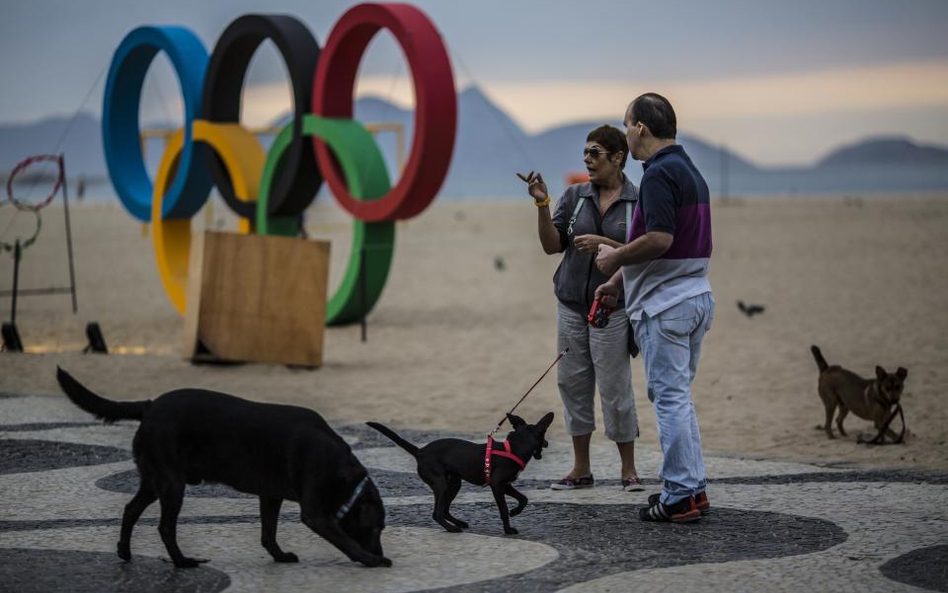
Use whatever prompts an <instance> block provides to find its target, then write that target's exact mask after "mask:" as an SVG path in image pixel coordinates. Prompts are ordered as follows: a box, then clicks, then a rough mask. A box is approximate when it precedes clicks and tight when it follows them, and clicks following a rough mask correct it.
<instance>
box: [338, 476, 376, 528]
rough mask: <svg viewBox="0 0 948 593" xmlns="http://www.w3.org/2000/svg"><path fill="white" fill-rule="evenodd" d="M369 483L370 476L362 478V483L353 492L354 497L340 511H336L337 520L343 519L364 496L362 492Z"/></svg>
mask: <svg viewBox="0 0 948 593" xmlns="http://www.w3.org/2000/svg"><path fill="white" fill-rule="evenodd" d="M368 482H369V476H365V477H364V478H362V481H361V482H359V484H358V485H357V486H356V487H355V490H353V491H352V496H350V497H349V500H347V501H346V502H345V504H343V505H342V506H341V507H339V510H338V511H336V519H342V518H343V517H345V516H346V514H347V513H348V512H349V510H350V509H351V508H352V505H354V504H355V501H356V500H358V498H359V495H360V494H362V491H363V490H364V489H365V485H366V484H367V483H368Z"/></svg>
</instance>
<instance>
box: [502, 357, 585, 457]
mask: <svg viewBox="0 0 948 593" xmlns="http://www.w3.org/2000/svg"><path fill="white" fill-rule="evenodd" d="M567 352H569V347H567V348H566V349H565V350H563V351H562V352H560V355H559V356H557V357H556V360H554V361H553V364H551V365H550V366H549V368H547V369H546V370H545V371H543V374H542V375H540V378H539V379H537V381H536V383H534V384H533V385H532V386H531V387H530V389H527V392H526V393H524V394H523V397H521V398H520V401H518V402H517V403H516V405H514V407H512V408H510V411H509V412H507V414H513V413H514V410H516V409H517V406H519V405H520V404H521V403H523V400H525V399H527V396H528V395H530V392H531V391H533V388H534V387H536V386H537V385H539V384H540V381H542V380H543V377H546V374H547V373H549V372H550V370H551V369H552V368H553V367H555V366H556V363H558V362H559V361H560V359H561V358H563V356H565V355H566V353H567ZM507 414H504V417H503V418H501V419H500V422H498V423H497V426H495V427H494V430H492V431H490V432H489V433H487V436H488V438H490V437H493V436H494V435H495V434H496V433H497V431H498V430H500V427H501V426H502V425H503V423H504V421H505V420H507Z"/></svg>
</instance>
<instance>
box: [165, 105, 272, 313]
mask: <svg viewBox="0 0 948 593" xmlns="http://www.w3.org/2000/svg"><path fill="white" fill-rule="evenodd" d="M191 139H192V141H193V142H203V143H205V144H207V145H208V146H210V147H211V148H212V149H213V150H214V152H216V153H217V155H218V156H219V157H220V159H221V161H222V162H223V163H224V167H225V168H226V169H227V173H228V175H229V176H230V180H231V183H232V184H233V186H234V194H235V195H236V196H237V198H238V199H240V200H241V201H245V202H255V201H256V200H257V192H258V191H259V189H260V176H261V174H262V173H263V165H264V162H265V161H266V153H265V152H264V150H263V147H262V146H260V142H259V141H257V138H256V137H255V136H254V135H253V134H251V133H250V132H248V131H247V130H246V129H245V128H243V127H242V126H241V125H240V124H215V123H211V122H208V121H200V120H199V121H195V122H194V127H193V128H192V130H191ZM183 147H184V129H183V128H179V129H178V131H177V132H175V134H174V136H172V137H171V140H170V141H169V142H168V146H167V147H166V148H165V153H164V154H163V155H162V157H161V164H160V165H159V166H158V174H157V176H156V177H155V189H154V194H153V195H152V200H151V220H152V237H153V245H154V247H155V260H156V262H157V263H158V273H159V275H160V276H161V283H162V284H163V285H164V287H165V292H166V293H167V294H168V298H169V299H171V304H173V305H174V308H175V309H177V310H178V313H180V314H181V315H184V312H185V308H186V302H187V288H188V264H189V260H190V257H191V218H190V217H189V218H169V219H163V218H161V199H162V196H164V194H165V192H166V191H167V190H168V188H169V187H170V186H171V184H172V183H174V173H175V170H176V169H177V161H178V158H179V157H180V155H181V151H182V149H183ZM238 230H239V231H240V232H241V233H251V232H253V224H252V222H251V221H250V220H247V219H246V218H241V219H240V223H239V226H238Z"/></svg>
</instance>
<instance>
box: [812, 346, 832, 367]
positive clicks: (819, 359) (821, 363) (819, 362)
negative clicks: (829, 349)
mask: <svg viewBox="0 0 948 593" xmlns="http://www.w3.org/2000/svg"><path fill="white" fill-rule="evenodd" d="M810 352H812V353H813V358H815V359H816V366H818V367H820V372H822V371H825V370H826V369H828V368H829V365H828V364H826V359H825V358H823V353H822V352H820V349H819V348H817V347H816V346H810Z"/></svg>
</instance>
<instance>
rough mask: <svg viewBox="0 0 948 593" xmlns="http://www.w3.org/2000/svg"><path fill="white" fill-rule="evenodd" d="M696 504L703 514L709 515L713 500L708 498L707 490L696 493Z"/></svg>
mask: <svg viewBox="0 0 948 593" xmlns="http://www.w3.org/2000/svg"><path fill="white" fill-rule="evenodd" d="M695 506H696V507H698V510H699V511H701V514H702V515H707V514H708V513H710V512H711V501H709V500H708V493H707V492H705V491H703V490H702V491H701V492H699V493H697V494H695Z"/></svg>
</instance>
